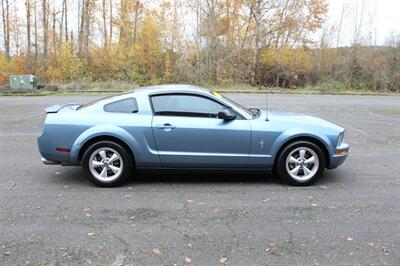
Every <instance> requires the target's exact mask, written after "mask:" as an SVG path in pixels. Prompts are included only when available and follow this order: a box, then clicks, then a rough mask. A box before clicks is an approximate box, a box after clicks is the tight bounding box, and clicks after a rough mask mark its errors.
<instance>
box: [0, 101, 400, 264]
mask: <svg viewBox="0 0 400 266" xmlns="http://www.w3.org/2000/svg"><path fill="white" fill-rule="evenodd" d="M228 96H230V97H231V98H233V99H235V100H238V101H239V102H241V103H242V104H244V105H247V106H255V107H262V106H263V105H264V98H263V97H262V95H255V94H229V95H228ZM97 97H99V96H51V97H31V98H28V97H2V98H0V132H1V133H0V136H1V139H0V145H1V146H0V148H1V149H0V151H1V160H0V169H1V171H0V200H1V202H0V210H1V213H0V214H1V215H0V264H1V265H22V264H28V263H32V264H76V263H78V262H80V263H85V264H108V265H110V264H113V265H122V264H134V265H161V264H162V265H174V264H176V265H183V264H187V263H188V262H190V261H191V263H192V264H193V265H219V264H221V262H224V261H225V263H226V264H230V265H266V264H270V265H396V264H397V265H399V262H400V170H399V167H400V163H399V162H400V161H399V158H400V152H399V151H400V115H398V112H399V109H400V97H371V96H369V97H361V96H300V95H273V96H270V97H269V104H270V107H272V108H273V109H276V110H291V111H296V112H304V113H308V114H312V115H317V116H320V117H323V118H326V119H329V120H332V121H335V122H337V123H338V124H340V125H343V126H344V127H346V128H347V134H346V136H345V139H346V141H347V142H349V143H350V144H351V147H352V148H351V154H350V157H349V159H348V161H347V162H346V163H345V164H344V165H343V166H342V167H341V168H339V169H337V170H333V171H327V172H326V174H325V176H324V178H323V179H322V180H320V182H318V183H317V184H316V185H315V186H312V187H289V186H287V185H286V184H283V183H281V182H280V181H278V180H276V179H274V178H272V177H266V176H260V175H243V174H236V175H232V174H229V175H228V174H224V175H221V174H220V175H199V174H194V173H182V174H179V175H177V174H175V175H172V174H157V175H155V174H142V175H140V176H137V177H136V178H135V180H133V181H131V182H130V183H128V184H127V185H126V186H124V187H120V188H114V189H101V188H97V187H94V186H93V185H91V184H90V183H89V182H88V181H86V180H85V178H84V177H83V173H82V171H81V170H80V168H77V167H70V168H68V167H60V166H44V165H42V164H41V162H40V155H39V154H38V151H37V147H36V137H37V136H38V135H39V134H40V130H41V129H40V128H41V124H42V123H43V119H44V113H43V111H42V110H43V108H44V107H45V106H48V105H51V104H55V103H63V102H86V101H90V100H92V99H94V98H97ZM396 110H397V111H396ZM396 113H397V114H396ZM186 257H188V258H190V259H188V258H186ZM185 258H186V261H185ZM221 258H222V259H221ZM220 261H221V262H220Z"/></svg>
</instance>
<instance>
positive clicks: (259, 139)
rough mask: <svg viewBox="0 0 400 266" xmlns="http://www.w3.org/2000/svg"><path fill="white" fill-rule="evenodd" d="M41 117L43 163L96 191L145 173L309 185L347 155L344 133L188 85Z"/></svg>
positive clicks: (141, 92)
mask: <svg viewBox="0 0 400 266" xmlns="http://www.w3.org/2000/svg"><path fill="white" fill-rule="evenodd" d="M46 112H47V117H46V120H45V123H44V128H43V133H42V135H41V136H40V137H39V138H38V145H39V151H40V153H41V155H42V156H43V157H42V161H43V163H45V164H62V165H82V166H83V169H84V171H85V173H86V175H87V177H88V179H89V180H90V181H92V182H93V183H94V184H96V185H98V186H103V187H111V186H117V185H121V184H122V183H123V182H124V181H125V180H127V179H128V178H129V177H130V176H131V174H132V173H133V170H134V169H149V168H150V169H154V168H164V169H167V168H170V169H230V170H232V169H248V170H262V171H264V170H265V171H267V170H271V169H272V170H274V171H276V173H277V174H278V175H279V176H280V177H281V178H282V179H284V180H286V181H287V182H288V183H290V184H292V185H309V184H312V183H313V182H315V181H316V180H317V179H318V178H319V177H321V175H322V173H323V171H324V168H328V169H333V168H336V167H338V166H339V165H340V164H342V163H343V162H344V160H345V159H346V157H347V154H348V151H349V145H348V144H346V143H345V142H343V134H344V129H343V128H341V127H339V126H337V125H335V124H332V123H330V122H327V121H325V120H322V119H319V118H315V117H311V116H307V115H302V114H295V113H288V112H273V111H269V112H268V113H267V112H266V111H260V110H258V109H255V108H252V109H246V108H244V107H243V106H241V105H240V104H238V103H235V102H233V101H231V100H229V99H227V98H225V97H223V96H222V95H220V94H218V93H215V92H212V91H210V90H208V89H204V88H200V87H195V86H190V85H164V86H154V87H145V88H141V89H136V90H134V91H131V92H128V93H124V94H120V95H116V96H112V97H107V98H105V99H100V100H98V101H95V102H92V103H89V104H86V105H79V104H67V105H54V106H50V107H48V108H46Z"/></svg>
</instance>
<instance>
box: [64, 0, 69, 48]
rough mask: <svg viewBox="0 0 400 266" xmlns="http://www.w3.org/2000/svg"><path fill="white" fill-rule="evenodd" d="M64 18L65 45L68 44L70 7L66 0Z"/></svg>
mask: <svg viewBox="0 0 400 266" xmlns="http://www.w3.org/2000/svg"><path fill="white" fill-rule="evenodd" d="M64 16H65V24H64V25H65V43H68V6H67V0H64Z"/></svg>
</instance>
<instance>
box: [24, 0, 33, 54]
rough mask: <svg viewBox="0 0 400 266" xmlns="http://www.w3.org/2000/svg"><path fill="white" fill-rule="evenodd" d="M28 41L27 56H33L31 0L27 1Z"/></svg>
mask: <svg viewBox="0 0 400 266" xmlns="http://www.w3.org/2000/svg"><path fill="white" fill-rule="evenodd" d="M25 7H26V39H27V51H26V52H27V54H28V56H29V55H30V54H31V7H32V3H31V0H26V2H25Z"/></svg>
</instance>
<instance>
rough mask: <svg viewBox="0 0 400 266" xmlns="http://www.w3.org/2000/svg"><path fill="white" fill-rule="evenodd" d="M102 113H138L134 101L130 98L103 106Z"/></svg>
mask: <svg viewBox="0 0 400 266" xmlns="http://www.w3.org/2000/svg"><path fill="white" fill-rule="evenodd" d="M103 109H104V111H106V112H110V113H136V112H138V111H139V109H138V105H137V102H136V99H135V98H133V97H131V98H127V99H123V100H119V101H115V102H112V103H108V104H106V105H104V108H103Z"/></svg>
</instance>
